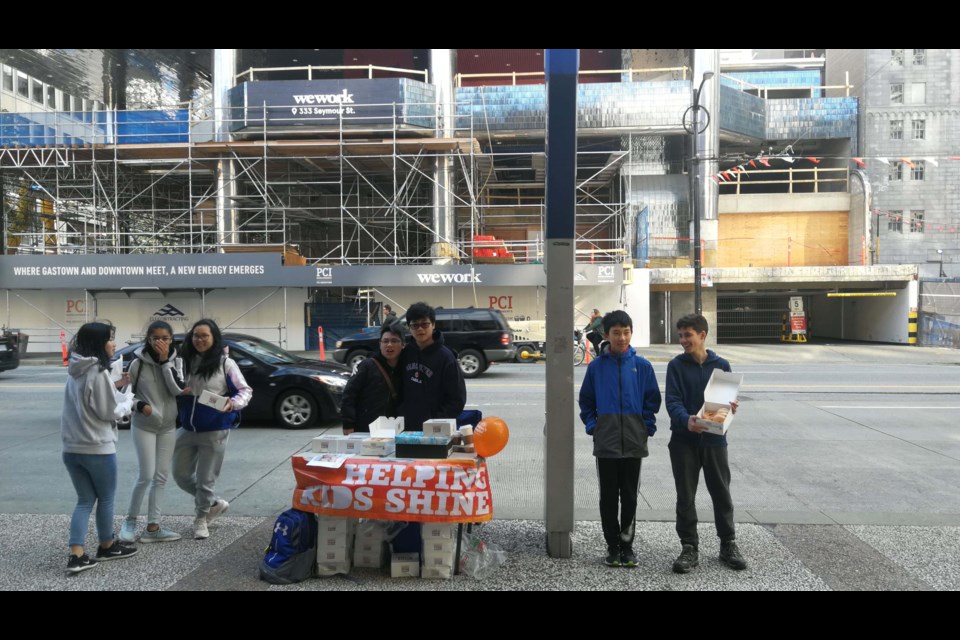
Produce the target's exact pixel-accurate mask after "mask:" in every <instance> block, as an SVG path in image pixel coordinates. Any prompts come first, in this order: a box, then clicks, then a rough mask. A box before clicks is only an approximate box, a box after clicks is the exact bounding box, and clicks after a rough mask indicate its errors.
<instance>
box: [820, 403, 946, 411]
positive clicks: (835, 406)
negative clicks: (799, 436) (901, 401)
mask: <svg viewBox="0 0 960 640" xmlns="http://www.w3.org/2000/svg"><path fill="white" fill-rule="evenodd" d="M815 406H816V407H817V408H818V409H882V410H884V411H886V410H887V409H909V410H910V411H918V410H927V411H931V410H932V411H939V410H941V409H960V407H946V406H944V407H940V406H936V407H931V406H922V407H888V406H886V405H876V404H874V405H863V406H860V405H844V404H818V405H815Z"/></svg>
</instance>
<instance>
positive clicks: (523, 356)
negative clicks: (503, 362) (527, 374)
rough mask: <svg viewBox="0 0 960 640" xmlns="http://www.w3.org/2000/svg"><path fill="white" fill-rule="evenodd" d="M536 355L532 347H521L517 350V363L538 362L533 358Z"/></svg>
mask: <svg viewBox="0 0 960 640" xmlns="http://www.w3.org/2000/svg"><path fill="white" fill-rule="evenodd" d="M534 353H536V351H534V350H533V349H531V348H530V347H520V348H519V349H517V362H536V361H537V359H536V358H535V357H534V356H533V354H534Z"/></svg>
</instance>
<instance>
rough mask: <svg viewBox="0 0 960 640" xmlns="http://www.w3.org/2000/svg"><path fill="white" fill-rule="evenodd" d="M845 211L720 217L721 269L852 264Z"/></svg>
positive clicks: (719, 257)
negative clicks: (849, 262) (850, 262)
mask: <svg viewBox="0 0 960 640" xmlns="http://www.w3.org/2000/svg"><path fill="white" fill-rule="evenodd" d="M848 216H849V213H848V212H846V211H824V212H799V213H749V214H721V215H720V228H719V234H718V235H719V242H718V246H717V266H720V267H787V266H792V267H814V266H831V265H846V264H848V260H847V257H848V249H847V219H848Z"/></svg>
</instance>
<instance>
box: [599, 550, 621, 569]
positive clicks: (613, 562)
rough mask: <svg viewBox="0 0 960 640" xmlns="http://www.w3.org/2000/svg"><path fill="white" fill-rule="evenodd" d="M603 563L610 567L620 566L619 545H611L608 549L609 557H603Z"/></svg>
mask: <svg viewBox="0 0 960 640" xmlns="http://www.w3.org/2000/svg"><path fill="white" fill-rule="evenodd" d="M603 564H605V565H607V566H608V567H619V566H620V549H619V548H618V547H609V548H608V549H607V557H606V558H604V559H603Z"/></svg>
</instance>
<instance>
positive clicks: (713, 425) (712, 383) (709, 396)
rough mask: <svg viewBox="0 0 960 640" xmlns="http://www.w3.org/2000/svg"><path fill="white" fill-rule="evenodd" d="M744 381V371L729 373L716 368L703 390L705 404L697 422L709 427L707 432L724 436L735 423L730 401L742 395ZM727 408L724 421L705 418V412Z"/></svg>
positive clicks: (698, 414) (734, 400)
mask: <svg viewBox="0 0 960 640" xmlns="http://www.w3.org/2000/svg"><path fill="white" fill-rule="evenodd" d="M742 382H743V374H742V373H728V372H726V371H720V370H719V369H714V370H713V374H712V375H711V376H710V380H709V381H708V382H707V388H706V389H704V390H703V406H702V407H701V408H700V411H699V412H697V420H696V422H697V424H699V425H703V426H705V427H707V433H713V434H716V435H718V436H722V435H724V434H725V433H726V432H727V429H729V428H730V425H731V424H733V411H732V410H730V403H731V402H736V401H737V397H738V396H739V395H740V384H741V383H742ZM723 408H726V409H727V414H726V416H725V417H724V419H723V421H718V420H708V419H704V413H706V412H716V411H717V410H719V409H723Z"/></svg>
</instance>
